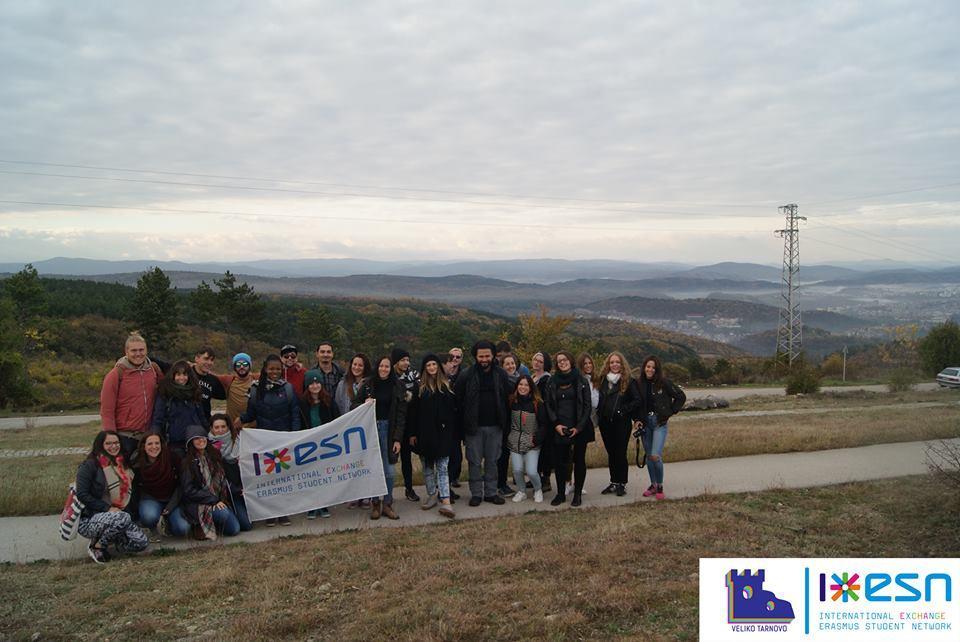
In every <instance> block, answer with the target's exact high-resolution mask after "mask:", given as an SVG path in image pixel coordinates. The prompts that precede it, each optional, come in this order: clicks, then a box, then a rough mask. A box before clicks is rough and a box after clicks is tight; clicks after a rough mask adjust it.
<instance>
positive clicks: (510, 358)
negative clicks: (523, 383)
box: [500, 352, 520, 386]
mask: <svg viewBox="0 0 960 642" xmlns="http://www.w3.org/2000/svg"><path fill="white" fill-rule="evenodd" d="M500 367H501V368H503V371H504V372H506V373H507V379H509V380H510V385H512V386H516V385H517V381H519V379H520V371H519V370H518V368H519V367H520V363H519V361H518V360H517V355H515V354H513V353H512V352H511V353H509V354H505V355H503V358H502V359H500Z"/></svg>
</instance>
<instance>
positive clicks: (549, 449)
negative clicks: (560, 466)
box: [530, 352, 553, 493]
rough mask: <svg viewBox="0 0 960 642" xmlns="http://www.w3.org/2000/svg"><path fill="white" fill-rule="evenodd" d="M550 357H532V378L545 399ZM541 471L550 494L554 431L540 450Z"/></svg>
mask: <svg viewBox="0 0 960 642" xmlns="http://www.w3.org/2000/svg"><path fill="white" fill-rule="evenodd" d="M550 368H551V363H550V355H549V354H548V353H546V352H537V353H536V354H534V355H533V356H532V357H530V376H531V377H532V378H533V382H534V383H535V384H537V389H538V390H539V391H540V396H541V397H545V393H546V391H547V382H549V381H550ZM537 465H538V467H539V470H540V487H541V488H542V489H543V492H545V493H546V492H548V491H550V489H551V486H550V473H552V472H553V431H552V430H548V431H547V434H546V437H544V442H543V447H542V448H541V449H540V462H539V463H538V464H537Z"/></svg>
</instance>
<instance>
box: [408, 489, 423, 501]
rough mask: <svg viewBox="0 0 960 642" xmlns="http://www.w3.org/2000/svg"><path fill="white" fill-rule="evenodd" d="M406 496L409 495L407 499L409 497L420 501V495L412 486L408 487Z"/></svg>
mask: <svg viewBox="0 0 960 642" xmlns="http://www.w3.org/2000/svg"><path fill="white" fill-rule="evenodd" d="M406 497H407V499H409V500H410V501H411V502H419V501H420V495H417V493H416V491H415V490H413V489H412V488H408V489H407V492H406Z"/></svg>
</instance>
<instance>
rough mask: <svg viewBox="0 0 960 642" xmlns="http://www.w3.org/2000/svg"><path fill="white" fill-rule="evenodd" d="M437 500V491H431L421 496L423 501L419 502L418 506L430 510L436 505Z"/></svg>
mask: <svg viewBox="0 0 960 642" xmlns="http://www.w3.org/2000/svg"><path fill="white" fill-rule="evenodd" d="M437 500H438V496H437V493H433V494H432V495H427V496H426V497H424V498H423V502H421V503H420V508H422V509H423V510H430V509H431V508H433V507H434V506H436V505H437Z"/></svg>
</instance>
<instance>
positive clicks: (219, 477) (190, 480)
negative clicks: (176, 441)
mask: <svg viewBox="0 0 960 642" xmlns="http://www.w3.org/2000/svg"><path fill="white" fill-rule="evenodd" d="M180 489H181V491H182V495H183V496H182V499H181V500H180V503H181V506H182V507H183V513H184V515H185V516H186V518H187V521H188V522H190V524H191V526H192V530H193V536H194V537H195V538H196V539H200V540H203V539H209V540H215V539H217V531H220V533H221V534H223V535H226V536H228V537H229V536H233V535H236V534H237V533H239V532H240V522H239V521H238V520H237V516H236V514H234V512H233V510H232V509H231V508H230V504H231V503H232V502H233V499H232V496H231V492H230V482H229V481H227V477H226V474H225V473H224V467H223V458H222V457H221V456H220V452H219V451H218V450H217V449H216V448H215V447H214V446H213V444H212V443H210V442H209V441H208V439H207V431H206V430H205V429H204V428H203V426H190V427H189V428H188V429H187V456H186V457H185V458H184V460H183V468H182V470H181V472H180Z"/></svg>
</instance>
